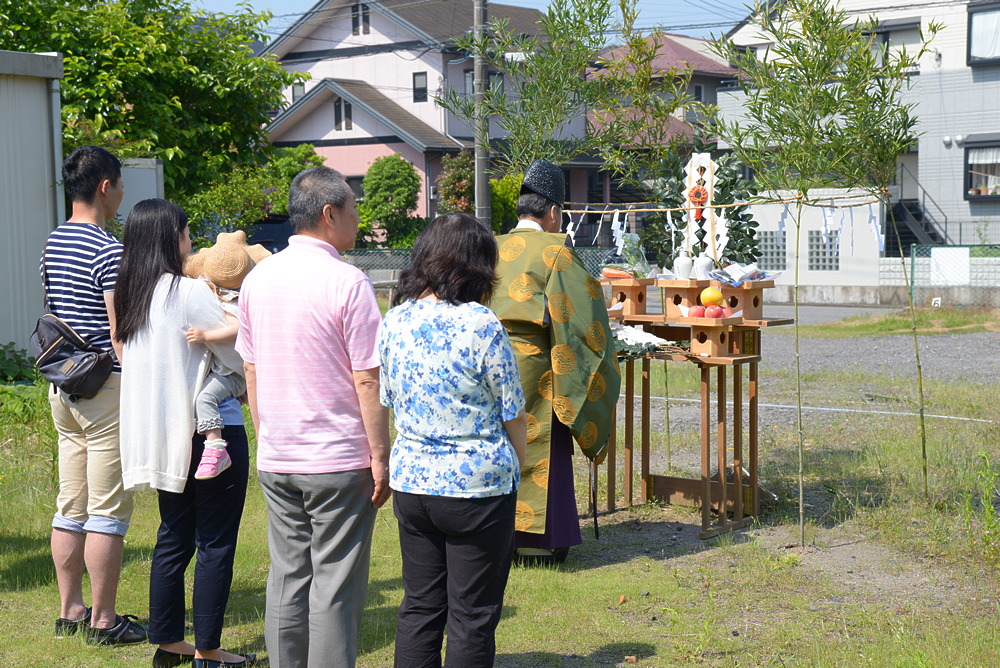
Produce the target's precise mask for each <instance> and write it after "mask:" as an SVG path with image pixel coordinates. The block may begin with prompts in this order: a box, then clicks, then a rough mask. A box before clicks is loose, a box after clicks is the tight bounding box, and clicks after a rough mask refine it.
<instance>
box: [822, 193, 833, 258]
mask: <svg viewBox="0 0 1000 668" xmlns="http://www.w3.org/2000/svg"><path fill="white" fill-rule="evenodd" d="M832 206H833V200H832V199H831V200H830V206H829V207H826V206H824V207H823V245H824V246H826V255H827V257H831V256H832V255H833V253H831V252H830V218H832V217H833V211H834V210H833V208H831V207H832Z"/></svg>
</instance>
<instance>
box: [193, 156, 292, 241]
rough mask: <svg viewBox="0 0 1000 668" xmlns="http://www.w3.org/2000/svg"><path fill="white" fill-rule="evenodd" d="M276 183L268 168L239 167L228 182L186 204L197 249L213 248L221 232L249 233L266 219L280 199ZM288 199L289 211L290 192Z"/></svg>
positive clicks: (217, 185) (214, 187) (215, 184)
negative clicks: (273, 204)
mask: <svg viewBox="0 0 1000 668" xmlns="http://www.w3.org/2000/svg"><path fill="white" fill-rule="evenodd" d="M275 182H276V179H275V178H274V175H273V174H272V173H271V172H270V171H269V170H268V169H267V168H266V167H259V166H245V167H237V168H236V169H234V170H233V172H232V173H231V174H229V176H228V177H226V178H225V179H224V180H221V181H218V182H216V183H214V184H212V186H210V187H209V188H207V189H206V190H203V191H201V192H200V193H198V194H197V195H195V196H194V197H191V198H190V199H188V200H187V201H185V202H184V210H185V211H187V214H188V227H190V228H191V239H192V242H193V244H194V246H195V247H197V248H201V247H203V246H209V245H211V244H213V243H214V242H215V237H216V235H217V234H218V233H219V232H233V231H235V230H241V229H242V230H245V229H247V228H248V227H249V226H250V225H252V224H254V223H256V222H257V221H259V220H261V219H263V218H265V217H266V216H267V214H268V211H270V210H271V206H272V205H271V200H272V198H274V197H275V196H276V193H275V190H276V186H275ZM284 197H285V202H286V207H287V202H288V192H287V190H286V191H285V195H284Z"/></svg>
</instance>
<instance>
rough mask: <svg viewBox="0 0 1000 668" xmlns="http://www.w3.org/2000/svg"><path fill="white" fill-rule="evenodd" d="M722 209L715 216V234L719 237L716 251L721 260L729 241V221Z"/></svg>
mask: <svg viewBox="0 0 1000 668" xmlns="http://www.w3.org/2000/svg"><path fill="white" fill-rule="evenodd" d="M722 211H723V210H722V209H720V210H719V213H717V214H716V216H715V236H716V237H717V241H716V242H715V251H716V257H718V258H719V259H720V260H721V259H722V253H723V251H724V250H725V249H726V244H728V243H729V221H728V220H727V219H726V216H725V214H724V213H723V212H722Z"/></svg>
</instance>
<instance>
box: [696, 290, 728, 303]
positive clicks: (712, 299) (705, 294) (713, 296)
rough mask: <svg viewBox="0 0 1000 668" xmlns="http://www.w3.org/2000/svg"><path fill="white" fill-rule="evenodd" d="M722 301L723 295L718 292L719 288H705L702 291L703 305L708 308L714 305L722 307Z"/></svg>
mask: <svg viewBox="0 0 1000 668" xmlns="http://www.w3.org/2000/svg"><path fill="white" fill-rule="evenodd" d="M722 300H723V297H722V293H721V292H720V291H719V290H718V288H705V289H704V290H702V291H701V303H702V304H704V305H705V306H706V307H708V306H711V305H712V304H719V305H721V304H722Z"/></svg>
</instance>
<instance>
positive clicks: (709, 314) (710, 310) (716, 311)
mask: <svg viewBox="0 0 1000 668" xmlns="http://www.w3.org/2000/svg"><path fill="white" fill-rule="evenodd" d="M722 313H723V311H722V307H721V306H716V305H715V304H712V305H711V306H709V307H707V308H705V317H706V318H712V319H715V318H721V317H722Z"/></svg>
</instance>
